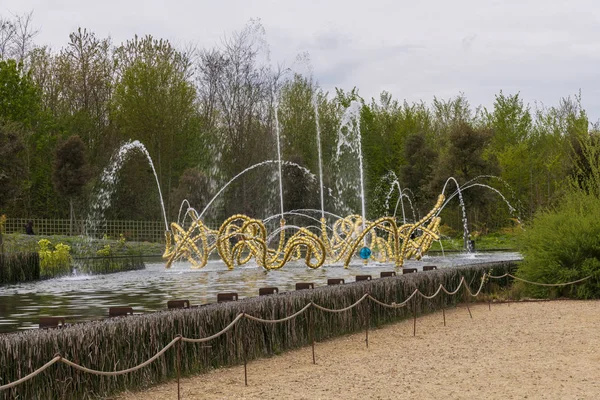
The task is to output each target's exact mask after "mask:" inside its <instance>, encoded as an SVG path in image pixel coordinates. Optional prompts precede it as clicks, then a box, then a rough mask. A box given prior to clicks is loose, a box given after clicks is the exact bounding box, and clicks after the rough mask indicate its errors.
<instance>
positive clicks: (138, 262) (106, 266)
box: [74, 255, 146, 274]
mask: <svg viewBox="0 0 600 400" xmlns="http://www.w3.org/2000/svg"><path fill="white" fill-rule="evenodd" d="M74 261H75V265H76V266H77V269H78V270H79V271H80V272H83V273H88V274H113V273H116V272H125V271H137V270H141V269H146V264H145V263H144V258H143V257H142V256H139V255H127V256H117V255H110V256H101V257H82V258H77V259H75V260H74Z"/></svg>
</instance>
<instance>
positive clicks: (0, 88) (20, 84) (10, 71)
mask: <svg viewBox="0 0 600 400" xmlns="http://www.w3.org/2000/svg"><path fill="white" fill-rule="evenodd" d="M38 111H39V91H38V90H37V87H36V86H35V84H34V83H33V81H32V80H31V78H30V76H29V75H28V74H27V73H25V72H24V71H23V66H22V64H17V62H16V61H15V60H8V61H0V121H2V120H3V121H14V122H19V123H21V124H23V125H24V126H27V127H31V125H32V124H33V120H34V118H35V116H36V114H37V112H38Z"/></svg>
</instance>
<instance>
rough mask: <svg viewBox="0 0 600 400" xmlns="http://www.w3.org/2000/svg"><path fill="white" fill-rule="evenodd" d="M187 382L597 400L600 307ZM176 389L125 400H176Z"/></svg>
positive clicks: (506, 319) (392, 333) (527, 313)
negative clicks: (245, 375) (245, 380)
mask: <svg viewBox="0 0 600 400" xmlns="http://www.w3.org/2000/svg"><path fill="white" fill-rule="evenodd" d="M471 311H472V312H473V319H472V320H471V319H469V314H468V312H467V310H466V308H463V307H459V308H456V309H453V310H449V311H447V312H446V320H447V326H446V327H444V326H443V323H442V314H441V313H435V314H432V315H428V316H425V317H422V318H419V319H418V320H417V336H416V337H413V336H412V333H413V331H412V330H413V326H412V320H409V321H404V322H400V323H397V324H394V325H390V326H387V327H385V328H382V329H378V330H375V331H372V332H370V335H369V349H366V348H365V345H364V332H363V333H359V334H355V335H351V336H346V337H343V338H339V339H336V340H332V341H328V342H323V343H317V344H316V357H317V365H313V364H312V357H311V351H310V347H307V348H304V349H301V350H296V351H292V352H288V353H285V354H283V355H280V356H275V357H273V358H269V359H263V360H258V361H253V362H251V363H249V364H248V383H249V386H248V387H244V375H243V367H241V366H240V367H233V368H224V369H219V370H216V371H212V372H210V373H208V374H205V375H200V376H197V377H193V378H186V379H182V381H181V388H182V393H183V396H182V399H226V398H229V399H361V400H364V399H465V398H471V399H513V398H515V399H516V398H519V399H522V398H529V399H598V398H600V348H599V345H600V302H598V301H587V302H579V301H577V302H576V301H560V302H547V303H520V304H514V303H513V304H511V305H510V306H509V305H506V304H497V305H492V311H488V306H487V305H486V304H480V305H477V306H471ZM176 398H177V386H176V384H175V383H167V384H163V385H160V386H156V387H153V388H151V389H149V390H146V391H144V392H139V393H129V394H125V395H123V396H122V397H120V399H122V400H133V399H143V400H154V399H157V400H158V399H161V400H162V399H176Z"/></svg>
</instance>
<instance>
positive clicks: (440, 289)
mask: <svg viewBox="0 0 600 400" xmlns="http://www.w3.org/2000/svg"><path fill="white" fill-rule="evenodd" d="M506 277H511V278H513V279H515V280H519V281H522V282H525V283H529V284H532V285H539V286H567V285H573V284H577V283H580V282H583V281H586V280H588V279H590V278H592V276H588V277H585V278H582V279H578V280H576V281H572V282H567V283H556V284H548V283H539V282H531V281H527V280H525V279H522V278H518V277H516V276H514V275H512V274H508V273H507V274H504V275H499V276H494V275H491V274H489V273H487V272H486V273H484V274H483V275H482V277H481V282H480V285H479V288H478V289H477V290H476V291H475V292H473V291H472V290H471V288H470V287H469V284H468V283H467V282H466V280H465V278H464V276H462V277H461V278H460V282H459V284H458V286H457V287H456V289H454V290H452V291H450V290H448V289H447V288H446V287H444V285H443V284H440V285H439V287H438V289H437V290H436V291H435V292H434V294H433V295H426V294H424V293H422V292H421V291H420V290H419V289H415V290H414V291H413V292H412V293H411V295H410V296H408V297H407V298H406V299H405V300H404V301H403V302H402V303H391V304H387V303H384V302H382V301H379V300H378V299H376V298H375V297H373V296H371V295H370V294H369V293H365V294H364V295H363V296H362V297H361V298H360V299H358V300H357V301H356V302H355V303H353V304H351V305H349V306H348V307H344V308H340V309H331V308H327V307H323V306H321V305H318V304H316V303H314V302H312V301H311V302H310V303H308V304H306V305H305V306H304V307H302V308H301V309H300V310H298V311H297V312H295V313H293V314H291V315H289V316H287V317H284V318H281V319H271V320H269V319H263V318H259V317H255V316H253V315H250V314H246V313H245V312H241V313H239V314H238V315H237V316H236V317H235V318H234V319H233V320H232V321H231V322H230V323H229V325H227V326H226V327H225V328H223V329H222V330H221V331H219V332H217V333H215V334H213V335H211V336H208V337H204V338H187V337H183V336H181V335H178V336H177V337H175V338H174V339H173V340H171V342H169V343H168V344H167V345H166V346H164V347H163V348H162V349H161V350H160V351H158V352H157V353H156V354H155V355H154V356H152V357H151V358H149V359H148V360H146V361H144V362H142V363H141V364H139V365H137V366H135V367H131V368H128V369H124V370H120V371H98V370H94V369H90V368H87V367H84V366H82V365H79V364H77V363H75V362H73V361H71V360H68V359H66V358H63V357H62V356H61V355H60V354H56V355H55V357H54V358H52V359H51V360H50V361H48V362H47V363H46V364H44V365H43V366H42V367H40V368H38V369H37V370H35V371H33V372H31V373H30V374H28V375H27V376H24V377H23V378H21V379H19V380H16V381H14V382H11V383H8V384H5V385H2V386H0V391H2V390H7V389H10V388H13V387H15V386H18V385H20V384H22V383H24V382H26V381H28V380H30V379H32V378H33V377H35V376H37V375H39V374H40V373H41V372H43V371H44V370H46V369H48V368H49V367H51V366H52V365H54V364H56V363H63V364H66V365H68V366H70V367H72V368H75V369H77V370H80V371H82V372H86V373H89V374H94V375H102V376H118V375H123V374H128V373H131V372H134V371H137V370H139V369H141V368H144V367H146V366H148V365H149V364H151V363H152V362H154V361H155V360H156V359H158V358H159V357H160V356H162V355H163V354H164V353H165V352H166V351H167V350H169V349H170V348H171V347H173V346H175V345H176V344H179V343H180V342H187V343H205V342H208V341H210V340H213V339H216V338H218V337H220V336H221V335H223V334H225V333H226V332H228V331H229V330H231V329H232V328H233V327H234V326H235V325H236V324H237V323H238V322H240V321H241V320H242V319H247V320H251V321H255V322H259V323H263V324H277V323H282V322H286V321H289V320H291V319H294V318H296V317H298V316H299V315H301V314H303V313H304V312H306V311H309V310H310V308H313V307H314V308H316V309H317V310H321V311H324V312H328V313H342V312H346V311H349V310H352V309H353V308H355V307H357V306H358V305H360V304H361V303H362V302H363V301H365V300H366V299H368V300H370V301H372V302H373V303H375V304H377V305H380V306H382V307H385V308H401V307H406V306H407V305H408V303H409V302H410V301H411V300H412V299H414V298H415V297H416V296H421V297H422V298H424V299H427V300H432V299H434V298H435V297H437V296H438V295H439V294H440V293H441V292H444V293H445V294H447V295H450V296H453V295H456V294H458V292H459V291H460V289H461V288H463V287H464V290H465V294H468V295H469V296H471V297H478V296H479V295H480V294H481V291H482V290H483V287H484V285H485V283H486V282H487V281H488V280H489V279H503V278H506ZM467 307H468V306H467ZM470 313H471V312H470V310H469V314H470ZM309 315H310V314H309ZM414 318H415V332H416V311H415V312H414ZM471 318H472V316H471ZM310 320H311V321H312V323H314V319H312V318H310ZM444 325H445V314H444ZM313 329H314V328H313V327H312V324H311V331H312V330H313ZM368 332H369V322H368V320H367V321H366V334H367V338H366V342H367V347H368ZM311 336H312V338H313V339H312V340H313V363H315V359H314V335H313V334H312V333H311ZM245 369H246V359H245V357H244V370H245ZM177 383H178V391H179V371H178V381H177ZM246 385H247V381H246ZM178 397H179V396H178Z"/></svg>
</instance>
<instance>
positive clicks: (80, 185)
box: [52, 136, 89, 234]
mask: <svg viewBox="0 0 600 400" xmlns="http://www.w3.org/2000/svg"><path fill="white" fill-rule="evenodd" d="M85 151H86V148H85V144H84V143H83V141H82V140H81V138H80V137H79V136H71V137H70V138H69V139H67V140H66V141H65V142H64V143H62V144H61V145H59V146H58V147H57V149H56V154H55V156H54V170H53V172H52V180H53V182H54V187H55V188H56V190H57V192H58V193H60V194H62V195H63V196H65V197H67V198H68V199H69V209H70V216H69V218H70V221H71V222H70V234H73V219H74V216H75V211H74V207H73V203H74V201H75V200H76V199H77V198H79V197H81V195H82V193H83V189H84V187H85V185H86V183H87V182H88V179H89V167H88V163H87V159H86V156H85Z"/></svg>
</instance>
